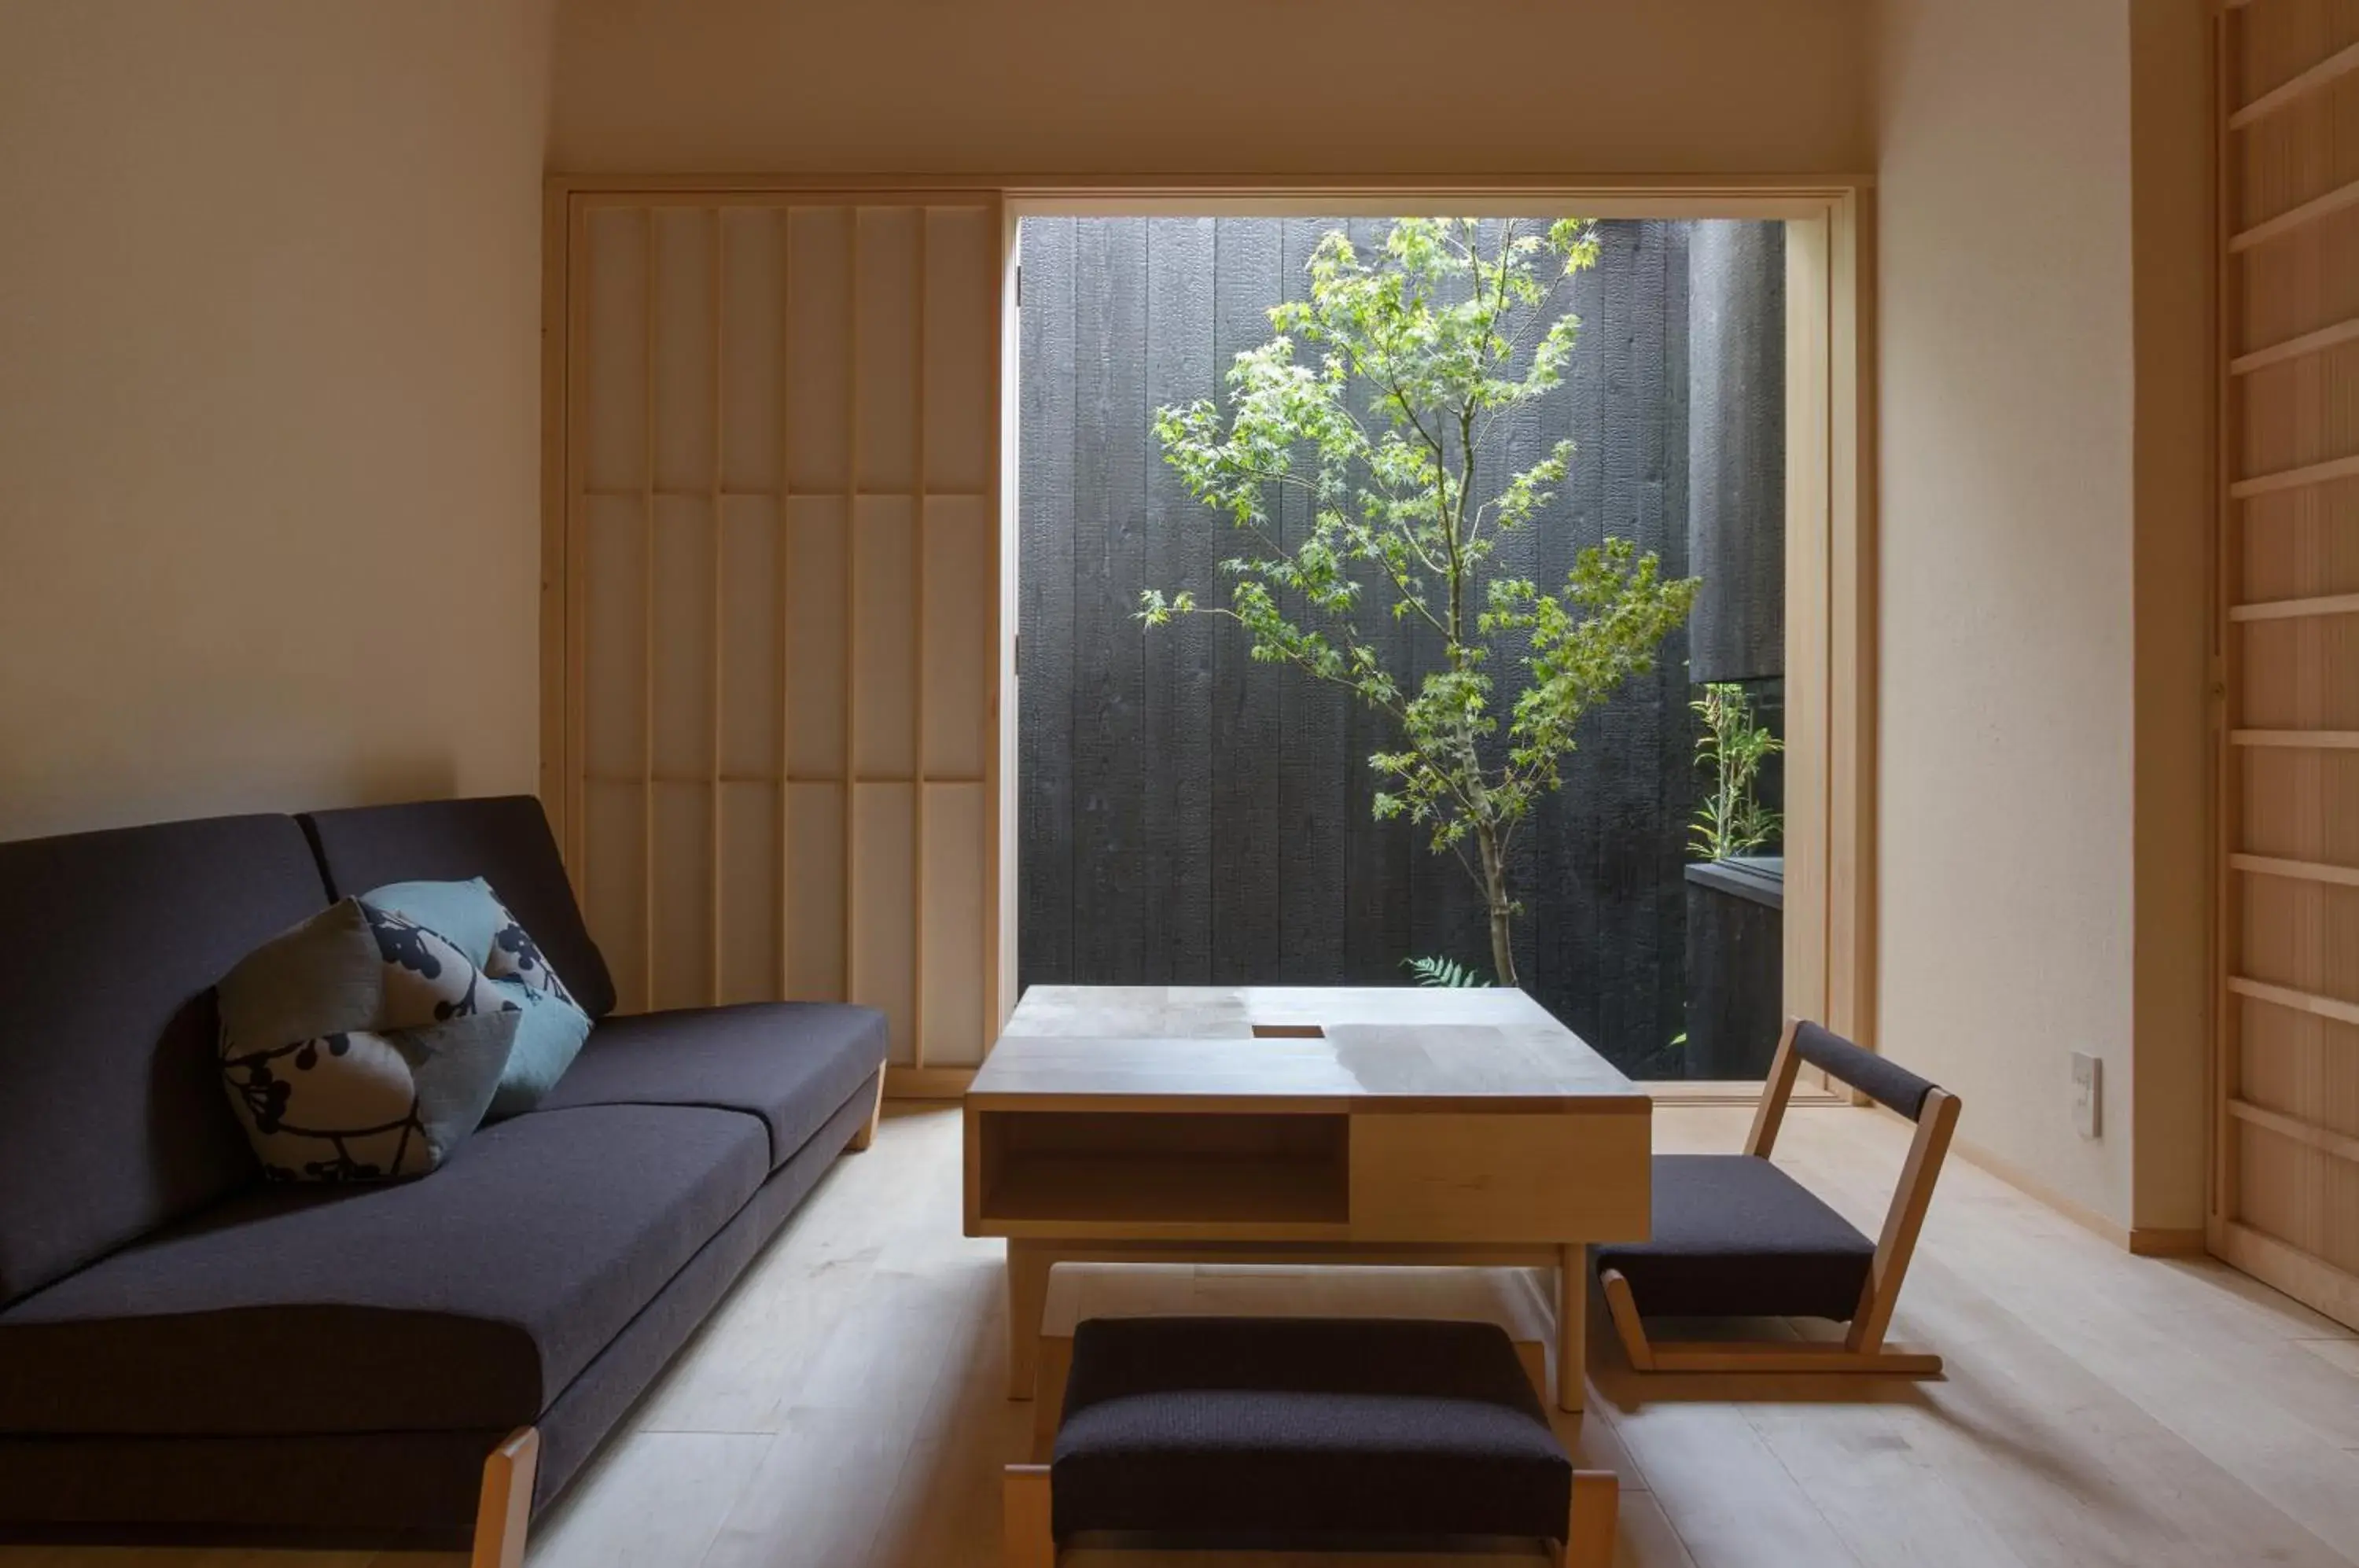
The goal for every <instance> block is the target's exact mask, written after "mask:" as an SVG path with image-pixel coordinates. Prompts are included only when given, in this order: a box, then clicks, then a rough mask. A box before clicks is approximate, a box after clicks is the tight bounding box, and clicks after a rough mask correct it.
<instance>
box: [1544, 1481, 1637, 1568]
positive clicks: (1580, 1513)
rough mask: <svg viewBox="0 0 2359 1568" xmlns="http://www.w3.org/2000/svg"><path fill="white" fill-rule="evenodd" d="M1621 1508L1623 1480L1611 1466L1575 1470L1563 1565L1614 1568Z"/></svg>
mask: <svg viewBox="0 0 2359 1568" xmlns="http://www.w3.org/2000/svg"><path fill="white" fill-rule="evenodd" d="M1621 1511H1622V1482H1621V1479H1620V1477H1618V1476H1616V1475H1614V1472H1613V1471H1611V1470H1576V1471H1574V1472H1573V1474H1572V1517H1571V1518H1570V1519H1567V1520H1566V1521H1565V1527H1564V1547H1563V1550H1562V1551H1560V1552H1558V1553H1557V1562H1558V1563H1560V1564H1561V1565H1562V1568H1613V1563H1614V1529H1615V1526H1616V1524H1617V1523H1618V1516H1619V1515H1620V1513H1621Z"/></svg>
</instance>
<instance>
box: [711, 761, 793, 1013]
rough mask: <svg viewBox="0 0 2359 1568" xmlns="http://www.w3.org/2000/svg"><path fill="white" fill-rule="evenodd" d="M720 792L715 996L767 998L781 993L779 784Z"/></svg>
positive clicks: (732, 786)
mask: <svg viewBox="0 0 2359 1568" xmlns="http://www.w3.org/2000/svg"><path fill="white" fill-rule="evenodd" d="M720 796H721V843H722V844H723V847H724V850H725V853H723V855H722V856H721V859H720V877H721V886H720V887H719V889H718V898H717V902H718V904H719V907H720V910H721V932H720V938H719V940H720V946H721V951H720V954H719V968H720V977H721V995H720V1000H721V1001H723V1002H766V1001H771V1000H774V999H775V998H777V997H779V996H785V995H786V978H785V975H783V974H782V973H781V972H780V958H779V955H780V953H781V946H780V943H781V941H782V936H783V933H782V931H781V930H780V927H781V924H782V922H783V920H784V913H785V912H784V910H783V909H781V907H780V904H779V899H778V895H777V888H778V867H779V863H780V860H781V857H782V856H783V855H785V853H786V851H785V850H784V848H783V847H781V845H780V844H779V843H778V821H779V816H778V787H777V785H775V784H723V786H721V789H720Z"/></svg>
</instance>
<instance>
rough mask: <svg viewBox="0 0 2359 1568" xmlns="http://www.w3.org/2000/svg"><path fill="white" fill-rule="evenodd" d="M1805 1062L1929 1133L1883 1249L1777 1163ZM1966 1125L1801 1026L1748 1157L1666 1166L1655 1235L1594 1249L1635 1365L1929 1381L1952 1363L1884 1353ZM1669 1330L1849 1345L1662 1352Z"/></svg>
mask: <svg viewBox="0 0 2359 1568" xmlns="http://www.w3.org/2000/svg"><path fill="white" fill-rule="evenodd" d="M1804 1062H1808V1063H1810V1065H1811V1066H1813V1067H1816V1068H1819V1069H1821V1071H1823V1072H1824V1073H1827V1074H1828V1075H1829V1076H1830V1077H1832V1078H1835V1079H1837V1080H1839V1081H1840V1082H1842V1083H1846V1084H1848V1085H1849V1086H1851V1087H1852V1088H1854V1089H1855V1090H1858V1091H1859V1092H1860V1093H1862V1094H1866V1095H1867V1096H1868V1097H1869V1098H1870V1099H1873V1100H1875V1101H1876V1102H1877V1103H1878V1104H1880V1105H1884V1106H1886V1108H1887V1109H1890V1110H1893V1111H1897V1112H1898V1113H1899V1114H1900V1115H1902V1116H1907V1117H1908V1119H1909V1120H1911V1121H1913V1122H1915V1123H1916V1124H1917V1137H1916V1139H1915V1141H1914V1142H1912V1143H1911V1144H1910V1145H1909V1146H1908V1160H1907V1162H1906V1163H1905V1164H1904V1165H1903V1166H1902V1167H1901V1171H1900V1185H1899V1189H1898V1190H1897V1192H1894V1193H1893V1195H1892V1206H1891V1208H1890V1209H1889V1210H1887V1211H1886V1214H1885V1216H1884V1232H1883V1234H1882V1235H1881V1236H1878V1237H1877V1238H1876V1239H1875V1241H1873V1242H1871V1241H1869V1240H1868V1239H1867V1237H1866V1236H1863V1235H1862V1234H1861V1233H1860V1232H1859V1231H1858V1230H1857V1229H1855V1228H1854V1226H1853V1225H1852V1224H1851V1222H1850V1221H1848V1220H1846V1219H1844V1218H1843V1216H1842V1215H1841V1214H1836V1213H1835V1212H1834V1210H1832V1209H1831V1208H1829V1207H1828V1206H1827V1205H1826V1204H1825V1203H1821V1201H1820V1200H1819V1199H1818V1198H1816V1197H1814V1196H1812V1195H1811V1193H1810V1192H1809V1191H1808V1190H1807V1189H1805V1188H1804V1187H1803V1186H1802V1185H1801V1184H1800V1183H1799V1182H1798V1181H1795V1180H1794V1179H1793V1178H1792V1177H1791V1176H1788V1175H1787V1174H1786V1172H1785V1171H1781V1170H1779V1169H1778V1168H1777V1166H1775V1165H1772V1164H1771V1163H1770V1162H1769V1151H1770V1149H1771V1148H1772V1146H1774V1145H1775V1144H1776V1142H1777V1126H1778V1123H1779V1121H1780V1120H1781V1119H1782V1118H1783V1117H1784V1116H1785V1114H1786V1103H1787V1100H1788V1098H1789V1097H1790V1096H1791V1095H1792V1094H1793V1091H1794V1075H1795V1074H1796V1073H1798V1072H1799V1071H1800V1069H1801V1067H1802V1064H1803V1063H1804ZM1957 1123H1958V1097H1957V1096H1956V1095H1954V1094H1951V1093H1949V1092H1948V1091H1947V1090H1945V1089H1940V1088H1937V1087H1936V1086H1934V1085H1933V1084H1932V1083H1928V1082H1927V1081H1926V1080H1924V1079H1922V1078H1919V1076H1917V1074H1915V1073H1911V1072H1909V1071H1908V1070H1907V1069H1906V1068H1902V1067H1898V1066H1896V1065H1894V1064H1893V1063H1892V1062H1886V1060H1885V1059H1884V1058H1882V1057H1880V1056H1877V1055H1875V1054H1874V1053H1873V1052H1870V1051H1863V1050H1861V1049H1860V1048H1859V1047H1858V1046H1856V1045H1854V1044H1852V1043H1851V1042H1850V1041H1849V1040H1843V1039H1842V1038H1841V1037H1839V1036H1837V1035H1833V1034H1831V1033H1829V1032H1828V1031H1827V1030H1825V1029H1821V1028H1820V1027H1819V1026H1818V1025H1816V1024H1813V1023H1807V1022H1803V1021H1801V1020H1799V1019H1789V1020H1788V1022H1787V1025H1786V1032H1785V1035H1784V1037H1783V1038H1782V1039H1781V1040H1779V1041H1778V1042H1777V1059H1776V1060H1775V1061H1774V1062H1772V1063H1771V1064H1770V1068H1769V1082H1768V1083H1767V1084H1766V1085H1764V1086H1763V1088H1762V1092H1761V1105H1760V1108H1759V1109H1758V1110H1756V1112H1755V1113H1754V1116H1753V1136H1752V1138H1751V1139H1750V1140H1749V1141H1748V1143H1747V1146H1746V1149H1745V1152H1744V1153H1743V1154H1658V1155H1657V1156H1656V1157H1655V1165H1654V1211H1655V1213H1654V1219H1655V1224H1654V1234H1653V1236H1650V1237H1649V1238H1648V1239H1647V1241H1646V1242H1645V1243H1644V1244H1643V1245H1639V1246H1632V1247H1599V1248H1597V1249H1596V1261H1597V1272H1598V1279H1599V1281H1600V1282H1601V1283H1602V1284H1603V1286H1604V1289H1605V1302H1606V1306H1607V1307H1608V1309H1609V1310H1610V1311H1611V1312H1612V1313H1613V1316H1614V1330H1615V1332H1616V1333H1617V1334H1619V1335H1620V1336H1621V1340H1622V1348H1623V1349H1624V1350H1625V1352H1627V1353H1628V1355H1629V1357H1630V1365H1631V1366H1632V1367H1636V1369H1637V1370H1638V1371H1640V1372H1867V1373H1875V1374H1880V1375H1882V1376H1886V1377H1937V1376H1939V1375H1940V1370H1941V1358H1940V1356H1928V1355H1921V1354H1917V1353H1913V1352H1909V1351H1905V1350H1900V1349H1896V1348H1894V1347H1891V1346H1888V1345H1886V1344H1885V1341H1884V1335H1885V1331H1886V1328H1887V1327H1888V1326H1889V1325H1890V1323H1891V1322H1892V1304H1893V1301H1894V1299H1895V1298H1896V1297H1897V1296H1898V1295H1899V1293H1900V1279H1901V1276H1902V1275H1903V1274H1905V1273H1907V1272H1908V1258H1909V1254H1910V1253H1911V1252H1913V1251H1914V1250H1915V1249H1916V1247H1917V1233H1918V1231H1919V1229H1920V1228H1922V1226H1923V1225H1924V1223H1925V1210H1926V1207H1927V1205H1928V1204H1930V1203H1931V1202H1932V1198H1933V1182H1934V1181H1935V1179H1936V1178H1938V1177H1939V1176H1940V1173H1941V1160H1942V1157H1943V1156H1944V1155H1946V1154H1947V1153H1948V1152H1949V1148H1950V1135H1951V1130H1952V1129H1953V1128H1955V1127H1956V1126H1957ZM1663 1317H1719V1318H1726V1317H1810V1318H1832V1319H1833V1320H1835V1321H1836V1322H1839V1323H1849V1324H1850V1325H1851V1326H1850V1329H1849V1332H1847V1333H1846V1334H1844V1336H1843V1339H1842V1340H1840V1341H1810V1340H1802V1341H1788V1342H1784V1343H1779V1342H1776V1341H1758V1342H1756V1341H1740V1342H1734V1343H1723V1344H1698V1343H1686V1342H1669V1343H1665V1342H1658V1341H1656V1340H1654V1339H1652V1338H1650V1337H1649V1336H1648V1334H1647V1319H1649V1318H1663Z"/></svg>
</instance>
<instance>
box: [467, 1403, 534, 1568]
mask: <svg viewBox="0 0 2359 1568" xmlns="http://www.w3.org/2000/svg"><path fill="white" fill-rule="evenodd" d="M539 1470H540V1429H539V1428H538V1427H529V1426H520V1427H518V1428H516V1431H514V1432H510V1433H508V1436H507V1441H506V1442H505V1443H501V1444H500V1445H499V1446H498V1447H497V1448H495V1449H493V1450H492V1454H491V1457H490V1458H488V1459H486V1460H484V1490H483V1494H482V1496H481V1497H479V1498H477V1500H476V1503H475V1550H474V1552H473V1555H472V1556H470V1557H469V1559H468V1568H522V1564H523V1563H524V1541H525V1534H526V1530H527V1526H528V1525H529V1524H530V1523H531V1520H532V1483H533V1477H534V1476H535V1475H538V1473H539Z"/></svg>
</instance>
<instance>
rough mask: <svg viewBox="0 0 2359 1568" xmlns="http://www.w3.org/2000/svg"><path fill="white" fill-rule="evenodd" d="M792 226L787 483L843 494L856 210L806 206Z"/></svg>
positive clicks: (847, 475)
mask: <svg viewBox="0 0 2359 1568" xmlns="http://www.w3.org/2000/svg"><path fill="white" fill-rule="evenodd" d="M851 250H852V210H851V209H850V208H848V207H798V208H796V209H795V210H794V212H793V213H792V214H791V216H790V217H789V218H788V256H787V266H788V289H787V332H788V337H789V340H790V341H791V342H792V343H793V344H794V357H793V359H792V360H791V361H790V362H789V363H788V366H787V432H788V446H789V449H790V450H789V452H788V464H787V483H788V486H789V487H790V488H792V489H795V490H799V491H804V492H807V493H815V494H816V493H839V494H840V493H842V492H843V491H846V490H849V489H850V488H851V487H852V470H851V467H850V465H849V464H848V463H846V461H845V453H846V451H847V450H848V447H849V442H850V438H851V428H852V425H851V421H852V408H851V400H850V397H849V396H848V391H849V388H850V387H851V386H852V361H851V354H852V310H851V303H852V256H851Z"/></svg>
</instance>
